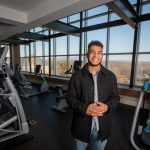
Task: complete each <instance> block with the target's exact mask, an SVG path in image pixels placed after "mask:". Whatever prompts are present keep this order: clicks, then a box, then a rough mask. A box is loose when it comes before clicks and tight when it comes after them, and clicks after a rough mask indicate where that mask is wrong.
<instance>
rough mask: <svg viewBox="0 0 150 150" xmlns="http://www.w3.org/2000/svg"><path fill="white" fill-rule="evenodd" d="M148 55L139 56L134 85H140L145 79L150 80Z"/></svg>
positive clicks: (149, 58)
mask: <svg viewBox="0 0 150 150" xmlns="http://www.w3.org/2000/svg"><path fill="white" fill-rule="evenodd" d="M149 66H150V54H143V55H139V57H138V65H137V74H136V80H135V84H136V85H142V84H143V80H144V79H145V78H150V67H149Z"/></svg>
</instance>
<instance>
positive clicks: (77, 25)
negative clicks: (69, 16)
mask: <svg viewBox="0 0 150 150" xmlns="http://www.w3.org/2000/svg"><path fill="white" fill-rule="evenodd" d="M71 25H72V26H74V27H77V28H80V22H76V23H72V24H71Z"/></svg>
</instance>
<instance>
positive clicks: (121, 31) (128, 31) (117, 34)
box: [109, 25, 134, 53]
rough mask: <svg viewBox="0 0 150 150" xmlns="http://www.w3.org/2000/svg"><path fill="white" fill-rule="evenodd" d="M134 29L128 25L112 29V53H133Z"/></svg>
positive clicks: (110, 49)
mask: <svg viewBox="0 0 150 150" xmlns="http://www.w3.org/2000/svg"><path fill="white" fill-rule="evenodd" d="M133 38H134V29H132V28H131V27H129V26H128V25H123V26H118V27H112V28H110V45H109V52H110V53H124V52H132V50H133Z"/></svg>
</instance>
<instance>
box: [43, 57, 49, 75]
mask: <svg viewBox="0 0 150 150" xmlns="http://www.w3.org/2000/svg"><path fill="white" fill-rule="evenodd" d="M44 73H45V74H49V57H45V72H44Z"/></svg>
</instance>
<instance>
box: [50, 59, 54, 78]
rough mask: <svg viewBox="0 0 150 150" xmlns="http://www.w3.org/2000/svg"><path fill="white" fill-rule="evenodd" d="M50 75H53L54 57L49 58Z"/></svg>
mask: <svg viewBox="0 0 150 150" xmlns="http://www.w3.org/2000/svg"><path fill="white" fill-rule="evenodd" d="M51 75H54V57H51Z"/></svg>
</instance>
